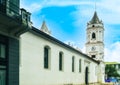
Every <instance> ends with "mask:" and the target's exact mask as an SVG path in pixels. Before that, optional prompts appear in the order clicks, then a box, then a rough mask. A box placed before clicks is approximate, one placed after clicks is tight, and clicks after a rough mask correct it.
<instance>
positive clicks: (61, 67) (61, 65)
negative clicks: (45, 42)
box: [59, 52, 63, 71]
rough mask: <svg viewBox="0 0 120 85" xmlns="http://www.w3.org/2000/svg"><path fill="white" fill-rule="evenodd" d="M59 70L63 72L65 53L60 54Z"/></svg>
mask: <svg viewBox="0 0 120 85" xmlns="http://www.w3.org/2000/svg"><path fill="white" fill-rule="evenodd" d="M59 70H60V71H62V70H63V52H59Z"/></svg>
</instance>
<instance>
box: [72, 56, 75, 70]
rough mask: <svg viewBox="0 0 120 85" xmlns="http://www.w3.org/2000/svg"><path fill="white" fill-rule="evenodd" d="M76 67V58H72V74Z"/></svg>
mask: <svg viewBox="0 0 120 85" xmlns="http://www.w3.org/2000/svg"><path fill="white" fill-rule="evenodd" d="M74 65H75V58H74V56H73V57H72V72H74V70H75V68H74Z"/></svg>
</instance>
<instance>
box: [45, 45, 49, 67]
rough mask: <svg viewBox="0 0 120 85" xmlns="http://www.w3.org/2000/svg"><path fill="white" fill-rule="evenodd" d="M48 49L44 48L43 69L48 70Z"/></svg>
mask: <svg viewBox="0 0 120 85" xmlns="http://www.w3.org/2000/svg"><path fill="white" fill-rule="evenodd" d="M48 57H49V49H48V48H46V47H45V48H44V68H48Z"/></svg>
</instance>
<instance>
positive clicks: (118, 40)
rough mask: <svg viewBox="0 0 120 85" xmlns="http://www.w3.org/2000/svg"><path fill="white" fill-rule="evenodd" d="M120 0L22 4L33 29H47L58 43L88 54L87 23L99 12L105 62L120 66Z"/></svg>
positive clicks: (55, 0)
mask: <svg viewBox="0 0 120 85" xmlns="http://www.w3.org/2000/svg"><path fill="white" fill-rule="evenodd" d="M119 3H120V0H20V7H21V8H25V9H26V10H27V11H28V12H30V13H31V21H32V22H33V26H34V27H36V28H38V29H40V28H41V25H42V22H43V21H44V20H45V22H46V25H47V27H48V29H49V30H51V32H52V36H53V37H55V38H56V39H58V40H60V41H62V42H64V43H68V42H71V44H73V45H74V46H77V47H79V48H80V49H81V50H82V51H83V52H84V51H85V43H86V28H87V22H89V21H90V20H91V18H92V17H93V14H94V12H95V11H97V15H98V17H99V19H100V20H102V21H103V23H104V29H105V31H104V44H105V56H104V60H105V61H108V62H120V10H119V9H120V5H119Z"/></svg>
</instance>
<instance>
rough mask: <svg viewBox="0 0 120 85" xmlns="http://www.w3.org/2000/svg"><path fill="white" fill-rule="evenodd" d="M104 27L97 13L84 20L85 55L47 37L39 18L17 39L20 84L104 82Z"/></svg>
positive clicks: (44, 25) (45, 26)
mask: <svg viewBox="0 0 120 85" xmlns="http://www.w3.org/2000/svg"><path fill="white" fill-rule="evenodd" d="M103 34H104V28H103V23H102V21H100V20H99V18H98V16H97V12H95V13H94V15H93V18H92V20H91V21H90V22H88V23H87V42H86V54H84V53H83V52H81V51H80V50H79V49H76V48H74V47H72V46H70V45H67V44H65V43H63V42H61V41H60V40H58V39H56V38H54V37H52V36H51V32H50V30H49V29H48V28H47V25H46V23H45V21H43V24H42V27H41V29H37V28H35V27H32V29H31V30H29V31H28V32H26V33H24V34H22V35H21V39H20V49H21V50H20V85H77V84H79V85H81V84H82V85H84V84H86V85H87V84H96V83H103V82H104V62H103V58H104V41H103V38H104V36H103Z"/></svg>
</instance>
